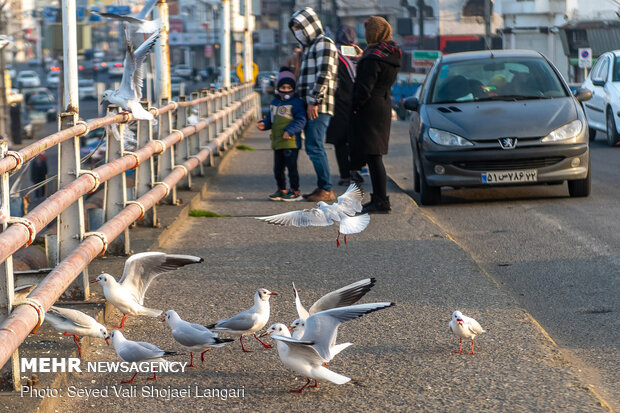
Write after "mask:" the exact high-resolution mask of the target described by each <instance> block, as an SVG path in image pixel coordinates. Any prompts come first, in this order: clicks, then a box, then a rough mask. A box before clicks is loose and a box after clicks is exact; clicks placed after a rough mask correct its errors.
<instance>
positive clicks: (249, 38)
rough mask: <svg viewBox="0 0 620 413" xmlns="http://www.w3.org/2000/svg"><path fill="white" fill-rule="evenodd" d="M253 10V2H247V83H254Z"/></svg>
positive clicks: (245, 52)
mask: <svg viewBox="0 0 620 413" xmlns="http://www.w3.org/2000/svg"><path fill="white" fill-rule="evenodd" d="M251 9H252V0H245V32H244V38H243V60H244V63H243V69H244V73H243V78H244V79H243V80H244V81H245V82H246V83H247V82H252V81H253V78H254V76H253V72H254V67H253V66H254V65H253V56H252V54H253V53H252V47H253V45H252V32H251V31H250V19H251V17H250V15H251V13H250V11H251Z"/></svg>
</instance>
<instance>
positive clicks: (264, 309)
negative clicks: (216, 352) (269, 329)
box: [207, 288, 278, 353]
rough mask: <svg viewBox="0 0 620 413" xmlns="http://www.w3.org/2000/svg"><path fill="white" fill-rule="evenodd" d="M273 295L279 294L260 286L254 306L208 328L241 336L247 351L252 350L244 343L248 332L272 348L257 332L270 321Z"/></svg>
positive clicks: (243, 348)
mask: <svg viewBox="0 0 620 413" xmlns="http://www.w3.org/2000/svg"><path fill="white" fill-rule="evenodd" d="M272 295H278V294H277V293H273V292H271V291H269V290H267V289H265V288H259V289H258V290H257V291H256V293H255V294H254V305H253V306H252V308H250V309H249V310H245V311H242V312H240V313H239V314H237V315H234V316H232V317H230V318H226V319H223V320H220V321H218V322H217V323H215V324H211V325H208V326H207V328H209V329H211V330H214V331H223V332H226V333H229V334H232V335H235V336H239V342H240V343H241V350H243V351H244V352H246V353H250V352H251V351H252V350H246V348H245V347H244V345H243V336H245V335H248V334H253V335H254V338H255V339H257V340H258V341H260V343H261V344H262V345H263V347H265V348H271V345H269V344H265V343H263V341H262V340H261V339H260V338H258V336H257V335H256V334H255V333H256V332H257V331H259V330H260V329H262V328H263V327H265V325H266V324H267V321H269V298H270V297H271V296H272Z"/></svg>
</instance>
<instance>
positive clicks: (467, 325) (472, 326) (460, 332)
mask: <svg viewBox="0 0 620 413" xmlns="http://www.w3.org/2000/svg"><path fill="white" fill-rule="evenodd" d="M449 325H450V330H451V331H452V332H453V333H454V334H456V335H457V336H458V337H459V349H458V350H455V351H454V352H455V353H462V352H463V339H464V338H471V352H469V353H468V354H474V338H475V337H476V336H477V335H479V334H482V333H486V331H485V330H484V329H483V328H482V327H481V326H480V324H479V323H478V322H477V321H476V320H474V319H473V318H471V317H467V316H464V315H463V314H462V313H461V312H460V311H455V312H453V313H452V320H450V324H449Z"/></svg>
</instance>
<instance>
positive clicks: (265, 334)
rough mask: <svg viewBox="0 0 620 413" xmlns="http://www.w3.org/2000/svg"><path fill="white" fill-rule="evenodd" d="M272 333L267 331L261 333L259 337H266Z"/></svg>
mask: <svg viewBox="0 0 620 413" xmlns="http://www.w3.org/2000/svg"><path fill="white" fill-rule="evenodd" d="M269 334H270V332H269V331H265V332H264V333H263V334H261V335H260V336H259V337H265V336H268V335H269Z"/></svg>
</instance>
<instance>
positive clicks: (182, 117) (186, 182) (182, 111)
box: [174, 92, 195, 189]
mask: <svg viewBox="0 0 620 413" xmlns="http://www.w3.org/2000/svg"><path fill="white" fill-rule="evenodd" d="M191 96H192V98H193V97H194V96H195V95H194V93H193V92H192V94H191ZM178 101H179V103H180V102H185V101H187V98H186V97H185V96H179V100H178ZM188 110H189V108H188V107H187V106H179V107H178V108H177V114H176V115H177V121H176V129H178V130H181V129H183V128H184V127H186V126H187V112H188ZM190 138H194V135H191V136H188V137H187V138H183V140H182V141H180V142H179V143H177V144H175V145H174V164H175V165H183V163H184V162H185V161H186V160H188V159H189V154H190V149H189V143H190ZM179 186H180V187H181V188H183V189H191V188H192V174H190V173H188V174H187V176H185V178H183V179H182V180H181V181H179Z"/></svg>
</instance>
